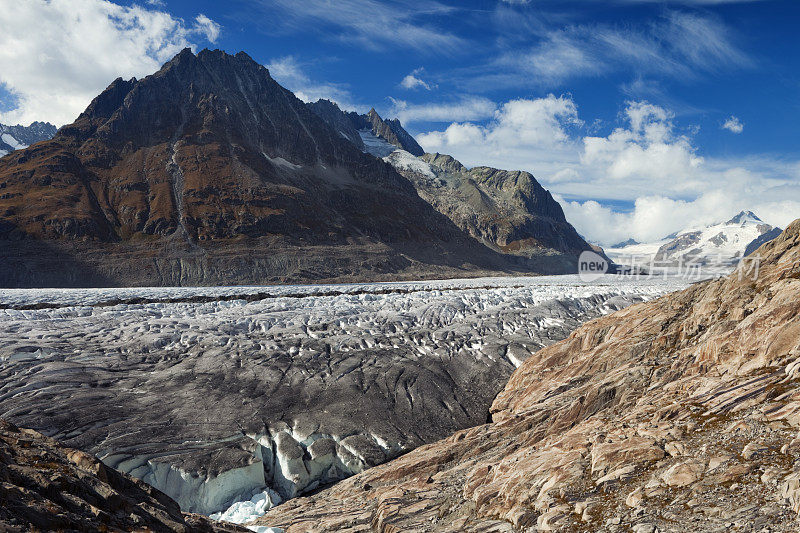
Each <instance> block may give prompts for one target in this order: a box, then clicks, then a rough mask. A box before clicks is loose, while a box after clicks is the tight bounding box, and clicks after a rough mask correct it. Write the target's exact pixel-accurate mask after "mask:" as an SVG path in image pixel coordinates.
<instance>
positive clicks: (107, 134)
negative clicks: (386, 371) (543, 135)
mask: <svg viewBox="0 0 800 533" xmlns="http://www.w3.org/2000/svg"><path fill="white" fill-rule="evenodd" d="M334 111H338V108H335V105H334V104H331V103H330V102H324V101H323V102H317V103H316V104H310V105H308V104H305V103H304V102H302V101H300V100H299V99H297V98H296V97H295V96H294V95H293V94H292V93H291V92H290V91H288V90H286V89H284V88H283V87H281V86H280V85H279V84H278V83H276V82H275V81H274V80H273V79H272V78H271V77H270V75H269V72H268V70H267V69H266V68H264V67H263V66H261V65H259V64H258V63H256V62H255V61H253V60H252V59H251V58H250V57H249V56H247V54H245V53H241V52H240V53H238V54H236V55H235V56H233V55H228V54H226V53H224V52H221V51H209V50H203V51H202V52H200V53H198V54H197V55H195V54H193V53H192V52H191V51H190V50H188V49H187V50H184V51H182V52H181V53H180V54H178V55H177V56H176V57H175V58H173V59H172V60H171V61H169V62H168V63H166V64H165V65H164V66H163V67H162V68H161V70H159V71H158V72H156V73H155V74H153V75H151V76H147V77H145V78H143V79H141V80H137V79H131V80H127V81H126V80H123V79H117V80H115V81H114V82H113V83H112V84H111V85H110V86H109V87H108V88H107V89H106V90H105V91H103V93H102V94H100V95H99V96H98V97H97V98H95V99H94V101H92V103H91V104H90V105H89V107H88V108H87V109H86V111H84V112H83V113H82V114H81V115H80V116H79V117H78V119H77V120H76V121H75V122H74V123H72V124H70V125H67V126H64V127H62V128H61V129H60V130H59V131H58V132H57V133H56V135H55V136H54V137H53V138H52V139H50V140H46V141H43V142H39V143H36V144H34V145H33V146H30V147H28V148H25V149H20V150H16V151H14V152H12V153H10V154H8V155H6V156H5V157H3V158H2V159H0V187H2V188H3V194H2V197H0V244H1V245H2V246H1V247H0V248H2V250H3V261H2V266H0V285H2V286H120V285H213V284H226V285H231V284H262V283H269V282H287V281H308V280H315V281H322V280H337V281H347V280H373V281H377V280H386V279H404V278H405V279H408V278H429V277H454V276H468V275H469V276H472V275H478V274H482V273H484V274H485V273H560V272H568V271H571V270H574V268H575V260H574V256H575V252H576V251H578V249H579V248H588V245H586V243H585V242H583V241H582V239H580V238H579V237H577V234H575V233H574V229H572V227H571V226H569V224H568V223H566V221H565V220H563V213H561V212H560V208H559V210H558V213H549V212H546V210H545V211H542V212H541V213H534V214H535V215H536V216H537V217H538V218H539V219H547V220H549V219H550V217H551V216H552V215H553V214H555V215H560V218H559V217H558V216H557V218H558V220H557V224H555V225H548V224H544V225H541V224H540V225H538V226H537V229H536V231H539V233H542V231H543V232H544V233H547V235H544V234H541V235H540V234H537V235H536V247H537V249H538V252H537V253H535V254H527V255H526V254H522V255H520V254H516V255H515V254H513V253H507V252H508V251H509V250H506V249H504V248H503V245H499V246H497V245H495V244H494V241H492V239H490V238H485V236H484V235H482V234H481V232H480V231H477V232H476V231H472V230H471V228H468V227H466V226H465V225H464V224H463V223H462V222H461V221H460V220H459V218H458V217H456V216H452V214H451V213H449V212H448V210H447V209H443V208H441V207H437V204H436V202H435V201H434V200H432V199H431V197H430V195H426V193H425V192H424V187H421V186H419V184H417V183H412V181H414V179H413V176H412V177H411V178H409V176H407V175H401V173H400V172H398V171H397V170H396V169H395V168H393V167H392V165H390V164H387V163H386V162H385V161H382V160H381V159H380V158H377V157H375V154H374V152H375V150H374V149H370V147H373V148H374V147H376V146H379V145H380V146H382V147H384V148H385V146H384V145H387V144H388V145H389V146H391V147H392V150H394V149H395V148H396V149H400V152H401V153H402V154H406V153H408V154H409V157H413V156H414V155H422V148H421V147H420V146H419V145H418V144H417V143H416V141H414V139H413V137H411V135H409V134H408V133H407V132H406V131H405V130H404V129H403V128H402V126H401V125H400V123H399V122H398V121H396V120H383V119H381V118H380V117H379V116H378V114H377V113H376V112H375V111H374V110H371V111H370V112H369V113H368V114H366V115H358V114H356V113H342V112H341V111H338V113H334ZM365 150H366V152H370V153H365ZM414 159H415V160H416V158H414ZM404 174H405V173H404ZM410 179H411V181H410ZM473 181H475V180H473ZM478 181H480V180H477V181H476V183H477V182H478ZM415 185H417V186H416V187H415ZM535 185H536V187H538V188H539V189H541V187H539V186H538V184H535ZM511 187H512V188H511V189H508V190H509V191H511V192H510V193H509V194H511V195H512V196H513V194H514V193H513V184H512V186H511ZM542 191H543V189H542ZM468 192H469V191H468ZM544 192H546V191H544ZM475 194H482V193H481V192H476V193H475ZM523 194H524V193H523ZM420 196H422V198H421V197H420ZM548 196H549V195H548ZM426 200H427V201H426ZM551 200H552V199H551ZM556 205H557V204H556ZM524 207H525V208H534V209H538V207H537V206H536V205H527V204H526V205H525V206H524ZM562 231H563V232H566V233H565V234H564V235H565V236H562V235H560V233H561V232H562ZM512 233H513V232H512ZM523 233H524V232H523ZM567 233H568V235H567ZM527 238H528V236H527V235H523V234H520V235H516V234H514V235H509V236H508V238H507V239H506V240H507V241H508V243H509V246H510V247H511V248H513V247H514V246H516V244H514V243H518V242H523V241H525V239H527ZM562 245H563V246H562Z"/></svg>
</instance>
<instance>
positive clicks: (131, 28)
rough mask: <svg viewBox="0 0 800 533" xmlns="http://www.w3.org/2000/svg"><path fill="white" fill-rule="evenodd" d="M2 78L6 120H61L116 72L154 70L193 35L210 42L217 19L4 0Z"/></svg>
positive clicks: (102, 5)
mask: <svg viewBox="0 0 800 533" xmlns="http://www.w3.org/2000/svg"><path fill="white" fill-rule="evenodd" d="M0 27H1V28H3V30H2V31H1V32H0V83H2V85H3V87H4V88H5V89H6V90H7V91H9V92H10V93H11V94H12V95H13V96H14V98H15V100H16V101H17V104H18V105H17V107H16V108H15V109H12V110H10V111H6V112H4V113H0V121H2V122H4V123H12V124H14V123H23V124H27V123H30V122H32V121H33V120H47V121H50V122H54V123H56V124H65V123H68V122H71V121H72V120H74V119H75V118H76V117H77V116H78V114H80V112H82V111H83V110H84V109H85V108H86V106H87V105H88V104H89V102H90V101H91V100H92V98H94V97H95V96H97V94H99V93H100V91H102V90H103V89H104V88H105V87H107V86H108V84H109V83H110V82H111V81H112V80H114V79H115V78H117V77H119V76H122V77H124V78H129V77H132V76H136V77H142V76H145V75H148V74H152V73H153V72H155V71H156V70H158V68H159V67H160V66H161V64H162V63H163V62H165V61H166V60H168V59H169V58H171V57H172V56H173V55H175V54H176V53H177V52H179V51H180V50H181V49H182V48H185V47H187V46H191V44H192V41H193V40H194V39H197V38H200V39H205V40H208V41H212V42H213V41H214V40H216V38H217V37H218V36H219V25H218V24H216V23H215V22H214V21H212V20H211V19H209V18H208V17H206V16H205V15H199V16H198V17H197V19H196V20H195V21H194V23H193V24H192V25H187V24H186V23H185V22H184V21H182V20H181V19H178V18H175V17H173V16H172V15H170V14H168V13H165V12H163V11H159V10H157V9H150V8H145V7H140V6H136V5H134V6H132V7H124V6H120V5H117V4H114V3H112V2H109V1H105V0H49V1H45V0H26V1H25V2H11V1H5V0H4V1H3V2H2V6H0Z"/></svg>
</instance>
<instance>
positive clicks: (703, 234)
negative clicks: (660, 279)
mask: <svg viewBox="0 0 800 533" xmlns="http://www.w3.org/2000/svg"><path fill="white" fill-rule="evenodd" d="M780 232H781V230H780V228H775V227H773V226H771V225H769V224H767V223H766V222H764V221H763V220H761V219H760V218H758V217H757V216H756V215H755V214H754V213H753V212H752V211H742V212H741V213H739V214H738V215H736V216H735V217H733V218H731V219H730V220H728V221H726V222H721V223H718V224H712V225H710V226H706V227H700V228H698V227H694V228H688V229H685V230H683V231H680V232H677V233H673V234H672V235H668V236H667V237H665V238H664V239H661V240H660V241H656V242H650V243H635V244H634V243H632V244H628V245H626V246H615V247H612V248H607V249H606V253H607V254H608V256H609V257H611V259H612V260H613V261H614V262H616V263H619V264H623V265H631V264H636V265H637V266H643V267H647V266H648V264H651V265H653V266H657V267H678V266H681V265H684V266H688V265H702V266H715V267H721V268H725V267H728V268H729V267H732V266H735V265H736V264H737V263H738V262H739V260H740V259H741V258H742V257H745V256H747V255H749V254H751V253H753V252H754V251H755V250H757V249H758V247H759V246H761V245H762V244H764V243H765V242H768V241H770V240H772V239H774V238H775V237H776V236H777V235H779V234H780ZM621 244H625V243H621Z"/></svg>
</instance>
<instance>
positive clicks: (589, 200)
mask: <svg viewBox="0 0 800 533" xmlns="http://www.w3.org/2000/svg"><path fill="white" fill-rule="evenodd" d="M674 120H675V117H674V115H673V113H671V112H670V111H669V110H667V109H664V108H662V107H660V106H657V105H653V104H651V103H648V102H644V101H631V102H628V103H627V104H626V106H625V108H624V109H623V110H622V112H621V114H620V122H621V125H620V126H618V127H616V128H614V129H613V130H612V131H611V132H609V133H608V134H607V135H605V136H598V135H587V134H586V133H585V131H586V128H584V127H582V125H583V121H582V119H581V118H580V117H579V115H578V111H577V106H576V105H575V103H574V102H573V101H572V99H571V98H570V97H568V96H561V97H555V96H553V95H549V96H547V97H546V98H540V99H534V100H514V101H511V102H507V103H506V104H504V105H503V106H501V107H500V108H499V109H498V111H497V112H496V114H495V116H494V118H493V120H492V121H490V122H489V123H488V124H486V125H482V124H475V123H472V122H454V123H452V124H450V125H449V126H448V127H447V128H446V129H444V130H441V131H432V132H428V133H424V134H421V135H419V136H418V137H417V140H418V141H419V142H420V144H422V146H423V147H424V148H425V149H426V150H427V151H437V152H444V153H449V154H451V155H453V156H454V157H456V159H459V160H461V161H462V162H464V163H465V164H467V165H476V164H489V165H491V166H496V167H499V168H508V169H520V170H528V171H530V172H532V173H533V174H534V175H536V176H537V178H539V180H540V181H541V182H542V183H543V184H544V185H545V186H547V187H549V188H550V189H551V190H552V191H553V192H554V193H556V194H557V195H559V198H560V200H561V202H562V205H563V206H564V210H565V212H566V214H567V218H568V220H570V221H571V222H572V223H573V224H574V225H575V227H576V228H577V229H578V231H579V232H581V233H582V234H583V235H585V236H586V237H587V238H588V239H590V240H593V241H596V242H600V243H602V244H605V245H608V244H610V243H614V242H619V241H622V240H625V239H627V238H630V237H633V238H634V239H636V240H638V241H652V240H657V239H660V238H663V237H664V236H665V235H667V234H669V233H672V232H674V231H678V230H681V229H685V228H686V227H687V226H690V225H699V224H709V223H712V222H719V221H723V220H727V219H728V218H730V217H731V216H732V215H734V214H736V212H738V211H740V210H743V209H750V210H753V211H754V212H755V213H756V214H758V215H759V216H760V217H762V218H763V219H764V220H765V221H766V222H769V223H771V224H773V225H777V226H783V225H785V224H787V223H788V222H790V221H791V220H793V219H794V218H797V217H798V216H800V163H798V162H785V161H779V160H777V161H776V160H775V159H774V158H767V157H763V158H759V157H750V158H746V159H739V160H734V159H714V158H709V157H703V156H702V155H700V154H699V153H698V149H697V148H696V147H695V146H694V143H693V138H692V135H693V130H692V128H684V129H680V128H678V127H677V126H676V125H675V123H674ZM598 199H601V200H600V202H598V201H597V200H598ZM795 199H796V200H795ZM601 202H603V203H601ZM620 203H622V204H626V203H627V204H629V205H631V206H632V208H631V210H630V211H620V210H619V209H618V208H612V207H609V206H612V205H613V206H618V205H620ZM604 204H605V205H604Z"/></svg>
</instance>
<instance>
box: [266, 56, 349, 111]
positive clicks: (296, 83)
mask: <svg viewBox="0 0 800 533" xmlns="http://www.w3.org/2000/svg"><path fill="white" fill-rule="evenodd" d="M266 67H267V69H268V70H269V73H270V75H271V76H272V77H273V78H274V79H275V81H277V82H278V83H280V84H281V85H283V86H284V87H286V88H287V89H289V90H290V91H292V92H293V93H294V94H295V96H297V97H298V98H299V99H300V100H303V101H304V102H316V101H317V100H319V99H320V98H324V99H326V100H331V101H332V102H336V103H337V104H338V105H339V107H340V108H342V109H347V110H355V109H356V107H357V106H355V105H354V104H353V103H352V101H351V95H350V92H349V91H348V90H347V89H346V88H344V87H343V86H341V85H338V84H335V83H317V82H314V81H313V80H312V79H311V78H310V77H309V76H308V74H306V72H305V68H304V66H303V65H301V64H300V63H299V62H298V61H297V60H296V59H295V58H294V57H293V56H285V57H280V58H276V59H273V60H272V61H271V62H270V63H269V64H267V65H266Z"/></svg>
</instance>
